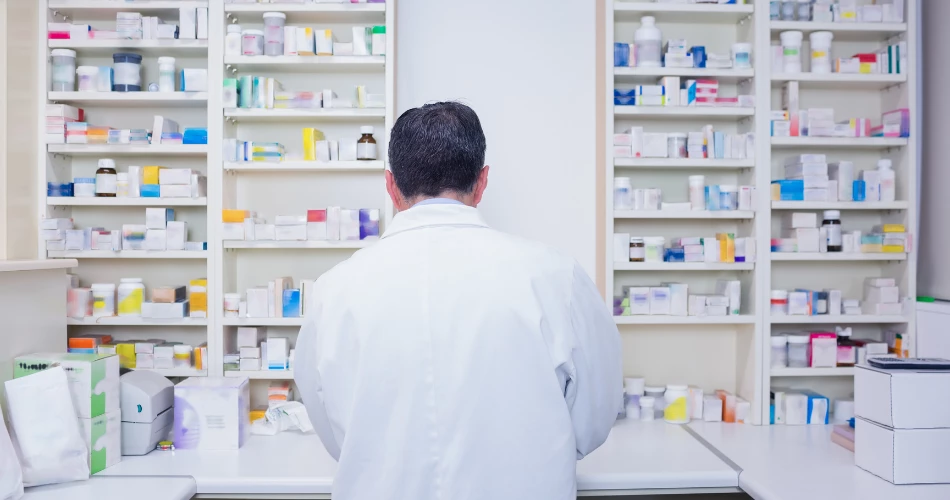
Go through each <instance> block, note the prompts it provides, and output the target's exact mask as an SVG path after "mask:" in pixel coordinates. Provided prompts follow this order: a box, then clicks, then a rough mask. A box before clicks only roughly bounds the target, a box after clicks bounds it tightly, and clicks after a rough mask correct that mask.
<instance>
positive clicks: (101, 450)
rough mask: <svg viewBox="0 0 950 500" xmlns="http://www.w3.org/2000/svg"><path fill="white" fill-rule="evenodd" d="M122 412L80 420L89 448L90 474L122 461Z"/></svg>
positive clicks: (116, 411)
mask: <svg viewBox="0 0 950 500" xmlns="http://www.w3.org/2000/svg"><path fill="white" fill-rule="evenodd" d="M121 415H122V412H121V411H119V410H118V409H116V410H114V411H110V412H109V413H104V414H102V415H99V416H98V417H93V418H79V419H77V420H79V424H80V426H81V427H82V438H83V439H84V440H86V446H87V447H88V448H89V473H90V474H95V473H97V472H101V471H103V470H105V469H106V468H107V467H112V466H113V465H115V464H117V463H119V462H120V461H121V460H122V418H121Z"/></svg>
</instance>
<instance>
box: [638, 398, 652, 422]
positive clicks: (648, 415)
mask: <svg viewBox="0 0 950 500" xmlns="http://www.w3.org/2000/svg"><path fill="white" fill-rule="evenodd" d="M655 405H656V399H655V398H653V396H643V397H642V398H640V420H653V417H654V411H655Z"/></svg>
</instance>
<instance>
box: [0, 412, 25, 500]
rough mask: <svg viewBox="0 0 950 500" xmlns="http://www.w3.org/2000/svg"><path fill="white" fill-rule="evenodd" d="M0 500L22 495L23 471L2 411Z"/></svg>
mask: <svg viewBox="0 0 950 500" xmlns="http://www.w3.org/2000/svg"><path fill="white" fill-rule="evenodd" d="M0 471H3V474H0V500H17V499H18V498H20V497H22V496H23V471H22V470H21V469H20V461H19V460H18V459H17V457H16V450H14V449H13V443H12V442H11V441H10V435H9V434H7V426H6V425H5V424H4V423H3V412H0Z"/></svg>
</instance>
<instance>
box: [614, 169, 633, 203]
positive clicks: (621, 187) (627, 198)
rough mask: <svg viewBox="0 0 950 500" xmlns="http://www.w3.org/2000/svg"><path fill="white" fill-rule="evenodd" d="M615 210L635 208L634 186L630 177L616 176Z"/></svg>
mask: <svg viewBox="0 0 950 500" xmlns="http://www.w3.org/2000/svg"><path fill="white" fill-rule="evenodd" d="M614 210H633V186H632V185H631V184H630V178H629V177H614Z"/></svg>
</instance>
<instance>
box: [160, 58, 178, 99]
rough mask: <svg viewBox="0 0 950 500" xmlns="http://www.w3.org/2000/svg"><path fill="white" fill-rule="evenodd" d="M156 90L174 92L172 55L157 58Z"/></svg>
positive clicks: (173, 59)
mask: <svg viewBox="0 0 950 500" xmlns="http://www.w3.org/2000/svg"><path fill="white" fill-rule="evenodd" d="M158 91H159V92H174V91H175V58H174V57H159V58H158Z"/></svg>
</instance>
